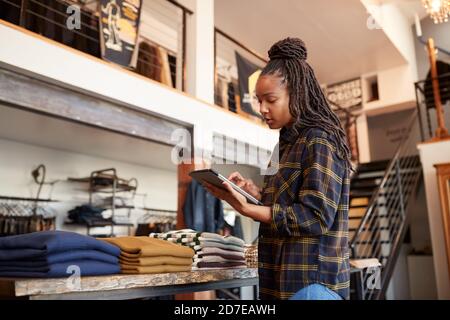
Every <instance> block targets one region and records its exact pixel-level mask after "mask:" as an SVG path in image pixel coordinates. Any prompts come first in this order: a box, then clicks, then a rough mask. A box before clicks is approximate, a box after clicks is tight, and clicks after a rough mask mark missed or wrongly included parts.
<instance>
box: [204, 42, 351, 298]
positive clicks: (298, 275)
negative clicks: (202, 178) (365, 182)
mask: <svg viewBox="0 0 450 320" xmlns="http://www.w3.org/2000/svg"><path fill="white" fill-rule="evenodd" d="M269 58H270V61H269V62H268V64H267V65H266V67H265V68H264V69H263V71H262V73H261V75H260V77H259V79H258V82H257V85H256V96H257V98H258V101H259V104H260V112H261V114H262V115H263V116H264V119H265V120H266V122H267V124H268V125H269V127H270V128H271V129H280V128H281V130H280V138H279V159H280V161H279V167H278V172H277V173H276V174H274V175H266V176H265V177H264V186H263V188H262V189H261V190H259V189H258V187H257V186H255V185H254V184H253V183H252V182H251V180H249V179H244V178H243V177H242V176H241V175H240V174H239V173H238V172H234V173H233V174H231V175H230V176H229V179H230V180H231V181H233V182H234V183H236V184H237V185H238V186H240V187H242V188H243V189H244V190H246V191H247V192H249V193H251V194H252V195H253V196H255V197H256V198H258V199H260V200H261V201H262V203H263V204H264V205H263V206H257V205H253V204H249V203H247V202H246V199H245V198H244V197H243V196H242V195H240V194H239V193H237V192H236V191H234V190H233V189H232V188H231V186H230V185H229V184H227V183H224V187H225V188H226V190H223V189H220V188H217V187H214V186H212V185H211V184H207V183H205V187H206V188H207V190H208V191H209V192H211V193H212V194H214V195H215V196H216V197H218V198H220V199H222V200H225V201H227V202H228V203H229V204H230V205H231V206H232V207H233V208H234V209H235V210H237V211H238V212H240V213H241V214H243V215H245V216H247V217H250V218H252V219H254V220H256V221H259V222H261V224H260V229H259V239H258V240H259V241H258V259H259V270H258V271H259V281H260V298H261V299H288V298H289V299H327V300H329V299H333V300H340V299H348V298H349V284H350V281H349V263H348V258H349V251H348V201H349V199H348V198H349V171H350V170H351V162H350V150H349V148H348V146H347V143H346V138H345V132H344V131H343V129H342V127H341V125H340V121H339V119H338V118H337V116H336V115H335V114H334V113H333V111H332V110H331V109H330V106H329V105H328V103H327V101H326V98H325V96H324V94H323V93H322V90H321V88H320V85H319V83H318V82H317V79H316V77H315V75H314V72H313V70H312V69H311V67H310V66H309V64H308V63H307V62H306V58H307V53H306V48H305V44H304V43H303V41H302V40H300V39H296V38H287V39H285V40H282V41H279V42H277V43H275V44H274V45H273V46H272V48H271V49H270V50H269ZM275 150H276V149H275Z"/></svg>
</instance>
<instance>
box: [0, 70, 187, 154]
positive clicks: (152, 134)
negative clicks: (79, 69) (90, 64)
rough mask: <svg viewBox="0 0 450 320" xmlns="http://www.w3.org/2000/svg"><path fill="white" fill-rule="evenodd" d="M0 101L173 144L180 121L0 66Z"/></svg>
mask: <svg viewBox="0 0 450 320" xmlns="http://www.w3.org/2000/svg"><path fill="white" fill-rule="evenodd" d="M0 103H3V104H5V105H6V106H9V107H16V108H20V109H23V110H27V111H32V112H36V113H40V114H44V115H47V116H52V117H56V118H60V119H63V120H68V121H73V122H77V123H81V124H85V125H89V126H93V127H97V128H101V129H104V130H109V131H113V132H117V133H121V134H125V135H128V136H132V137H136V138H140V139H145V140H150V141H154V142H158V143H162V144H166V145H174V144H175V142H173V141H171V135H172V132H173V131H174V130H176V129H181V128H183V129H186V127H184V126H183V125H181V124H178V123H175V122H172V121H169V120H166V119H163V118H161V117H157V116H155V115H153V114H150V113H149V112H145V111H143V110H135V109H132V108H130V107H129V106H125V105H120V104H118V103H113V102H110V101H108V100H106V99H102V98H99V97H96V96H94V95H89V94H86V93H80V92H78V91H75V90H72V89H69V88H65V87H61V86H57V85H54V84H50V83H47V82H45V81H42V80H38V79H36V78H32V77H30V76H25V75H21V74H18V73H15V72H12V71H9V70H6V69H1V68H0Z"/></svg>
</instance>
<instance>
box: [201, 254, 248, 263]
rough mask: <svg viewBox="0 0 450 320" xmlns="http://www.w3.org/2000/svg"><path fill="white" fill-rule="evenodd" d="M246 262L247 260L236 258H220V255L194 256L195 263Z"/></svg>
mask: <svg viewBox="0 0 450 320" xmlns="http://www.w3.org/2000/svg"><path fill="white" fill-rule="evenodd" d="M199 261H203V262H245V258H241V257H239V258H237V259H236V258H235V259H227V258H226V257H222V256H218V255H209V256H208V255H203V256H197V255H196V256H194V262H199Z"/></svg>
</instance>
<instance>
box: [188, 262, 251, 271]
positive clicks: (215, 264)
mask: <svg viewBox="0 0 450 320" xmlns="http://www.w3.org/2000/svg"><path fill="white" fill-rule="evenodd" d="M193 267H195V268H223V269H226V268H232V267H241V268H245V267H247V265H246V264H245V262H238V261H237V262H203V261H199V262H194V264H193Z"/></svg>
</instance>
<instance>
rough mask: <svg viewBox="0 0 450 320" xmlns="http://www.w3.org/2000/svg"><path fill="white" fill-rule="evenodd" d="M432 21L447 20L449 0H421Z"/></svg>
mask: <svg viewBox="0 0 450 320" xmlns="http://www.w3.org/2000/svg"><path fill="white" fill-rule="evenodd" d="M422 3H423V5H424V6H425V9H427V13H428V15H429V16H430V18H431V19H433V21H434V23H442V22H447V21H448V17H449V15H450V0H422Z"/></svg>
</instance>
